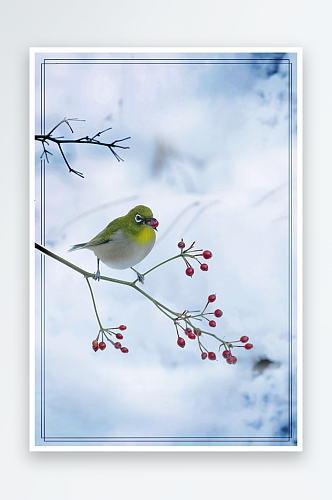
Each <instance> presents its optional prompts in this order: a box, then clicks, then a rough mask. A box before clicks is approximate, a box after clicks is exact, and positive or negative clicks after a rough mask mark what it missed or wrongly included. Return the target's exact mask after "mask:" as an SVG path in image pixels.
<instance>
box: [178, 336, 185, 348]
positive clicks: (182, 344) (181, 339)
mask: <svg viewBox="0 0 332 500" xmlns="http://www.w3.org/2000/svg"><path fill="white" fill-rule="evenodd" d="M185 345H186V342H185V340H184V339H183V338H182V337H179V338H178V346H180V347H184V346H185Z"/></svg>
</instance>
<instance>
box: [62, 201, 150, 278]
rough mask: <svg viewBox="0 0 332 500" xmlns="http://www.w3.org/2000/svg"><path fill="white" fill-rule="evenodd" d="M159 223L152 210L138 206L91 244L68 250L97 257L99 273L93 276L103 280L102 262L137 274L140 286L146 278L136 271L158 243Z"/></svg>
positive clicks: (115, 220) (109, 226)
mask: <svg viewBox="0 0 332 500" xmlns="http://www.w3.org/2000/svg"><path fill="white" fill-rule="evenodd" d="M158 225H159V222H158V221H157V219H155V218H154V217H153V213H152V211H151V209H150V208H148V207H146V206H144V205H138V206H137V207H134V208H133V209H131V210H130V211H129V212H128V213H127V215H124V216H123V217H118V218H117V219H114V220H113V221H112V222H110V223H109V224H108V225H107V226H106V227H105V229H103V230H102V231H101V232H100V233H98V234H97V235H96V236H95V237H94V238H92V239H91V240H90V241H88V242H87V243H78V244H77V245H73V246H72V247H71V248H70V249H69V250H68V251H69V252H73V251H74V250H81V249H85V248H86V249H88V250H92V251H93V252H94V254H95V256H96V257H97V272H96V273H95V275H94V276H93V278H94V279H95V280H98V281H99V280H100V270H99V261H102V262H103V263H104V264H106V266H108V267H111V268H113V269H128V268H131V269H132V270H133V271H135V273H136V275H137V279H138V281H139V282H140V283H144V276H143V275H142V274H140V273H139V272H138V271H136V269H134V268H133V266H135V265H136V264H138V263H139V262H141V261H142V260H143V259H145V257H146V256H147V255H148V254H149V253H150V252H151V250H152V248H153V246H154V244H155V241H156V231H157V227H158Z"/></svg>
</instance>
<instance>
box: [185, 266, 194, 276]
mask: <svg viewBox="0 0 332 500" xmlns="http://www.w3.org/2000/svg"><path fill="white" fill-rule="evenodd" d="M194 272H195V271H194V269H193V268H192V267H187V269H186V275H187V276H192V275H193V274H194Z"/></svg>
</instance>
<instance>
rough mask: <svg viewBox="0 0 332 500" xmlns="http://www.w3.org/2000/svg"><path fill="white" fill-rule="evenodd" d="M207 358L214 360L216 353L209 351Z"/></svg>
mask: <svg viewBox="0 0 332 500" xmlns="http://www.w3.org/2000/svg"><path fill="white" fill-rule="evenodd" d="M208 358H209V359H211V361H214V360H215V359H216V355H215V353H214V352H209V354H208Z"/></svg>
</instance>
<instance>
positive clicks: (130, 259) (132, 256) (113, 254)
mask: <svg viewBox="0 0 332 500" xmlns="http://www.w3.org/2000/svg"><path fill="white" fill-rule="evenodd" d="M154 244H155V238H153V239H152V240H151V241H150V242H149V243H147V244H145V245H141V244H137V243H135V242H129V241H127V240H125V239H116V240H112V241H109V242H108V243H103V244H102V245H96V246H95V247H94V249H93V251H94V254H95V255H96V256H97V257H98V259H100V260H101V261H102V262H103V263H104V264H106V266H108V267H111V268H112V269H127V268H128V267H132V266H135V265H136V264H138V263H139V262H141V261H142V260H143V259H145V257H146V256H147V255H148V254H149V253H150V252H151V250H152V248H153V246H154Z"/></svg>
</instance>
